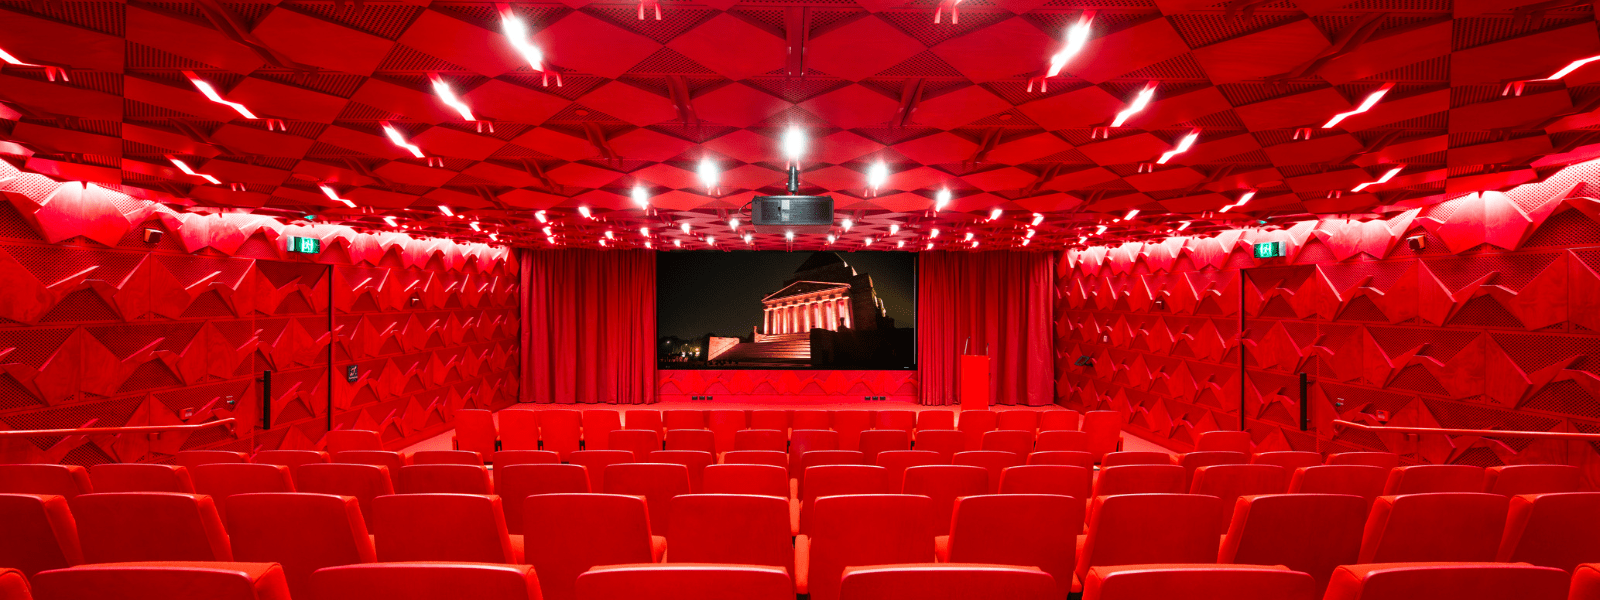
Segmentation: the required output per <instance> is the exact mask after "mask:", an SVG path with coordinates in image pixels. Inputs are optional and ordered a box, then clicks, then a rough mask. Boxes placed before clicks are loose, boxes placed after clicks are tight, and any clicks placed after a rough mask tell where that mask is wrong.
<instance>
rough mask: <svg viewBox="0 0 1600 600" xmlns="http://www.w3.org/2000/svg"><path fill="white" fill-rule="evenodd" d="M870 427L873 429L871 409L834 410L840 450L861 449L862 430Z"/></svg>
mask: <svg viewBox="0 0 1600 600" xmlns="http://www.w3.org/2000/svg"><path fill="white" fill-rule="evenodd" d="M796 429H799V428H798V427H796ZM868 429H872V412H871V411H865V410H837V411H833V430H834V431H837V432H839V449H840V450H860V449H861V432H863V431H866V430H868Z"/></svg>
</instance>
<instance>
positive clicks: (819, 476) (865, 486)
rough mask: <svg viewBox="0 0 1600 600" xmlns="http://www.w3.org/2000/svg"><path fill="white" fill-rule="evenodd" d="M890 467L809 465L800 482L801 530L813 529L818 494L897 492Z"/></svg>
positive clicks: (808, 530) (807, 531) (809, 531)
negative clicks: (890, 479)
mask: <svg viewBox="0 0 1600 600" xmlns="http://www.w3.org/2000/svg"><path fill="white" fill-rule="evenodd" d="M894 493H899V492H898V491H895V490H892V489H891V488H890V486H889V470H888V469H885V468H883V467H877V466H871V465H821V466H816V467H811V468H808V469H806V472H805V475H804V479H803V480H802V482H801V486H800V533H811V525H810V522H811V519H813V518H814V514H813V513H814V512H815V509H814V508H813V507H814V505H815V502H816V500H817V498H819V497H822V496H844V495H849V494H894Z"/></svg>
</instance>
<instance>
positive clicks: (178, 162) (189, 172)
mask: <svg viewBox="0 0 1600 600" xmlns="http://www.w3.org/2000/svg"><path fill="white" fill-rule="evenodd" d="M167 160H169V161H172V166H175V167H178V170H179V171H183V174H185V175H193V176H195V177H199V178H201V179H204V180H206V181H209V182H211V183H213V184H220V183H222V182H221V181H217V178H215V177H212V176H210V175H202V174H200V173H196V172H194V169H191V168H189V163H186V162H183V161H182V160H179V159H178V157H176V156H173V155H171V154H168V155H167Z"/></svg>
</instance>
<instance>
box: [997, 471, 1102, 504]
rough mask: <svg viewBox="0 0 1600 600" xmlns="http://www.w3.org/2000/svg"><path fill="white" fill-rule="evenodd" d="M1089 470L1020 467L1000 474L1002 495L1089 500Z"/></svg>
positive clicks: (1080, 501)
mask: <svg viewBox="0 0 1600 600" xmlns="http://www.w3.org/2000/svg"><path fill="white" fill-rule="evenodd" d="M1091 479H1093V478H1092V477H1090V473H1089V470H1087V469H1084V468H1083V467H1075V466H1071V465H1019V466H1015V467H1011V468H1008V469H1006V470H1005V471H1004V472H1002V473H1001V474H1000V493H1002V494H1059V495H1062V496H1071V497H1073V498H1077V499H1078V500H1079V503H1080V504H1082V502H1083V501H1085V500H1088V499H1089V495H1090V493H1091V485H1092V484H1091V483H1090V480H1091Z"/></svg>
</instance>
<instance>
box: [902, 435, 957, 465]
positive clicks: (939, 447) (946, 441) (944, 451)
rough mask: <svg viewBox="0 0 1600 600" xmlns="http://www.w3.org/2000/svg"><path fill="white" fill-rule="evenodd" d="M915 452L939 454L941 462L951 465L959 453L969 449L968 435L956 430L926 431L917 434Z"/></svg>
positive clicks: (914, 445)
mask: <svg viewBox="0 0 1600 600" xmlns="http://www.w3.org/2000/svg"><path fill="white" fill-rule="evenodd" d="M911 448H912V449H913V450H927V451H929V452H936V453H938V454H939V462H941V463H944V464H949V463H950V461H951V460H952V459H953V458H954V457H955V455H956V453H957V452H963V451H965V450H966V449H967V435H966V434H965V433H962V432H960V431H957V430H954V429H924V430H921V431H918V432H917V443H916V444H913V445H912V447H911Z"/></svg>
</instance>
